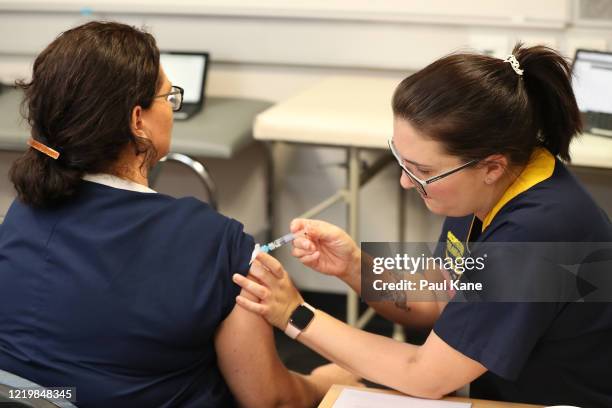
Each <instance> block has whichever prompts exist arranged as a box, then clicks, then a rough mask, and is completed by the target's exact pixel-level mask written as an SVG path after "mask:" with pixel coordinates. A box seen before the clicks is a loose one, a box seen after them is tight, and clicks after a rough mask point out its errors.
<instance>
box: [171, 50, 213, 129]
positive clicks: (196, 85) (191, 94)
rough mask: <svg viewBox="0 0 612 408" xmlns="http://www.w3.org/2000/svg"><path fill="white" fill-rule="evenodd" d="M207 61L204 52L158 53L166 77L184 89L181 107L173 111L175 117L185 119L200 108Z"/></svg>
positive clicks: (203, 92) (203, 93)
mask: <svg viewBox="0 0 612 408" xmlns="http://www.w3.org/2000/svg"><path fill="white" fill-rule="evenodd" d="M208 62H209V56H208V53H206V52H175V51H163V52H162V53H161V54H160V63H161V65H162V67H163V68H164V71H165V73H166V76H167V77H168V79H169V80H170V81H171V82H172V84H174V85H178V86H180V87H181V88H183V89H184V90H185V93H184V95H183V109H181V111H180V112H175V118H177V119H187V118H188V117H190V116H192V115H193V114H195V113H196V112H198V111H199V110H200V109H202V106H203V105H204V98H205V85H206V72H207V70H208Z"/></svg>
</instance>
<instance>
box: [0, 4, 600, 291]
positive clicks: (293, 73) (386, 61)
mask: <svg viewBox="0 0 612 408" xmlns="http://www.w3.org/2000/svg"><path fill="white" fill-rule="evenodd" d="M80 4H82V3H81V2H79V1H76V0H64V1H29V0H21V1H17V0H13V1H5V0H0V80H5V81H9V80H12V79H14V78H15V77H27V76H28V72H29V67H30V64H31V62H32V60H33V57H34V56H35V55H36V53H37V52H39V51H40V50H41V49H42V48H44V46H45V45H46V44H47V43H49V42H50V41H51V40H52V39H53V38H54V37H55V36H56V35H57V34H58V33H59V32H61V31H62V30H65V29H66V28H68V27H70V26H73V25H76V24H79V23H81V22H84V21H86V20H88V19H90V18H107V19H115V20H120V21H124V22H128V23H131V24H136V25H139V26H141V25H143V24H144V25H146V26H147V27H149V29H150V30H151V32H153V33H154V34H155V36H156V38H157V40H158V43H159V45H160V47H161V48H165V49H182V50H194V49H201V50H207V51H210V52H211V55H212V58H213V61H214V63H213V65H212V66H211V71H210V72H209V77H208V84H207V91H208V93H209V94H210V95H232V96H246V97H255V98H262V99H268V100H271V101H282V100H283V99H284V98H287V97H288V96H290V95H292V94H294V93H296V92H298V91H300V90H302V89H305V88H307V87H309V86H311V85H312V84H314V83H316V82H317V81H319V80H320V79H322V78H325V77H326V76H330V75H353V74H360V75H377V76H385V77H389V78H395V79H397V80H398V81H399V80H400V79H401V78H403V77H404V76H406V75H408V74H409V73H410V72H412V71H414V70H416V69H418V68H420V67H422V66H424V65H425V64H427V63H428V62H431V61H432V60H433V59H435V58H437V57H439V56H441V55H444V54H446V53H449V52H452V51H455V50H458V49H466V48H472V49H480V50H483V51H486V52H489V53H491V54H494V55H498V56H503V55H504V54H505V53H507V52H508V51H509V50H510V49H511V47H512V45H513V43H514V42H515V41H516V40H519V39H521V40H524V41H526V42H528V43H539V42H544V43H547V44H549V45H552V46H554V47H557V48H559V49H560V50H562V51H563V52H565V53H566V54H567V55H572V54H573V51H574V49H575V48H577V47H587V48H600V49H606V48H608V49H609V48H610V47H612V24H610V22H608V21H607V20H605V21H599V22H592V21H581V20H580V19H579V18H578V16H577V14H576V12H575V7H574V6H576V3H575V2H572V1H570V0H546V1H538V2H533V1H527V0H520V1H515V2H506V1H484V0H480V1H478V0H466V1H463V2H457V1H450V0H449V1H443V0H436V1H433V2H405V1H400V0H384V1H380V2H368V1H365V0H361V1H348V0H344V1H343V0H328V1H323V0H319V1H309V2H305V1H293V2H292V1H280V0H268V1H258V2H255V1H248V0H242V1H237V0H231V1H217V2H215V1H209V0H208V1H207V0H202V1H195V0H189V1H188V0H183V1H174V2H169V1H167V0H156V1H151V0H148V1H146V2H145V1H142V0H131V1H121V2H120V1H116V0H105V1H98V2H90V3H88V4H89V6H88V7H90V9H85V10H84V9H82V8H81V6H80ZM92 12H93V14H91V15H90V13H92ZM377 154H378V153H377V152H373V153H372V154H368V155H365V156H364V158H365V159H366V160H368V161H371V160H372V158H373V157H375V156H376V155H377ZM274 155H275V157H276V159H277V163H278V165H277V167H276V172H277V174H278V175H280V177H279V179H280V181H281V182H280V184H279V186H278V191H277V196H276V199H275V203H276V208H277V213H276V214H275V220H276V230H275V234H276V235H278V234H281V233H284V232H285V231H286V229H287V227H288V222H289V220H290V219H291V218H293V217H294V216H295V215H297V214H300V213H301V212H303V211H304V210H306V209H307V208H308V207H309V206H311V205H313V204H315V203H317V202H318V201H319V200H321V199H323V198H325V197H326V195H328V194H330V193H332V192H333V191H334V190H335V189H336V188H338V187H340V186H342V185H343V184H344V181H345V177H346V175H345V171H344V169H342V168H340V167H338V166H337V164H338V163H340V162H341V161H343V160H344V152H343V151H342V150H341V149H331V148H317V149H313V148H305V147H296V146H285V145H283V146H278V147H277V148H276V149H275V152H274ZM14 157H15V155H14V154H8V153H2V154H0V174H1V175H2V176H1V178H0V212H2V213H3V212H4V211H3V208H4V207H5V206H6V204H7V203H8V202H9V201H10V197H11V194H12V190H11V187H10V185H9V183H8V181H7V180H6V176H5V175H6V171H7V169H8V166H9V164H10V162H11V161H12V160H13V159H14ZM264 157H265V155H264V154H263V151H262V147H257V146H254V147H252V148H249V149H247V150H246V151H244V152H242V153H241V154H240V155H239V157H237V158H235V159H234V160H231V161H221V160H207V159H204V160H205V161H206V163H207V164H208V165H209V167H210V169H211V171H212V173H213V175H214V176H215V178H216V179H217V181H218V184H219V187H220V190H221V210H222V211H223V212H225V213H227V214H228V215H230V216H233V217H235V218H237V219H239V220H241V221H243V222H244V223H245V224H246V227H247V230H249V231H251V232H254V233H257V232H259V231H261V230H262V229H263V228H264V227H265V220H263V215H264V214H265V196H264V194H265V185H264V182H265V177H264V174H265V166H264V163H263V160H264ZM245 174H248V175H249V177H244V175H245ZM398 176H399V174H398V172H397V169H395V168H388V169H386V170H385V171H384V172H383V173H382V174H380V175H379V176H377V177H376V178H375V179H374V180H373V181H372V182H371V184H369V185H368V186H366V187H365V188H364V190H363V192H362V194H361V198H362V204H363V206H362V212H361V235H362V237H361V238H362V240H371V241H374V240H381V241H384V240H394V239H395V238H396V236H397V234H398V226H397V222H396V220H397V205H396V203H397V200H398V188H399V185H398ZM167 177H168V179H167V181H166V185H167V186H169V185H172V184H174V180H175V179H176V177H178V176H177V175H176V174H175V173H174V172H170V173H169V174H168V175H167ZM579 177H580V178H581V179H583V180H584V181H585V182H586V183H587V187H588V188H589V189H590V190H591V191H592V192H593V194H594V195H595V197H596V199H597V200H598V202H599V203H600V205H602V206H603V207H604V208H605V209H606V211H607V212H608V214H610V213H612V185H611V184H610V182H609V174H604V173H602V172H597V171H586V170H581V171H580V172H579ZM183 187H184V188H185V190H188V191H192V190H193V191H195V189H196V188H197V187H196V186H194V185H192V184H185V185H184V186H183ZM244 203H248V204H246V205H245V204H244ZM422 205H423V204H422V202H421V201H420V200H419V199H418V197H415V196H414V194H412V193H409V194H408V206H409V208H408V220H407V237H408V239H412V240H433V239H435V238H437V230H438V228H439V225H440V222H441V220H440V218H438V217H435V216H431V215H429V216H427V217H426V218H422V217H417V215H416V214H418V213H419V211H417V210H416V209H418V208H419V206H422ZM321 217H322V218H324V219H327V220H330V221H332V222H334V223H337V224H339V225H344V223H345V212H344V208H342V206H338V207H334V208H332V209H329V210H328V211H327V212H325V213H324V214H322V216H321ZM414 226H420V227H419V229H421V230H423V229H424V230H425V231H428V232H427V233H426V234H425V236H415V234H414V231H415V230H416V228H413V227H414ZM279 257H280V258H281V259H282V260H283V261H284V262H285V264H286V266H287V267H288V269H289V270H291V271H292V272H293V273H294V274H295V276H296V280H297V281H298V283H300V285H301V286H303V287H307V288H320V289H322V290H340V289H341V286H340V285H339V284H338V283H337V282H336V281H334V280H328V279H325V278H322V277H319V276H317V275H315V274H313V273H311V272H306V271H305V270H304V269H303V268H301V267H299V265H297V264H296V263H295V262H294V261H293V260H291V259H290V257H289V255H288V253H287V251H284V252H281V253H280V254H279Z"/></svg>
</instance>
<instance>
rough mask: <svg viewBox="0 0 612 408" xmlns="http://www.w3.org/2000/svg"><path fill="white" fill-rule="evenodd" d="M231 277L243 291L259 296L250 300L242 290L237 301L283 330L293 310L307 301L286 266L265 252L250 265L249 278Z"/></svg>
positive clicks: (238, 275) (236, 275) (237, 275)
mask: <svg viewBox="0 0 612 408" xmlns="http://www.w3.org/2000/svg"><path fill="white" fill-rule="evenodd" d="M232 279H233V280H234V282H236V284H238V285H239V286H240V287H241V288H242V289H243V291H245V292H248V293H249V294H251V295H252V296H254V297H255V298H257V300H255V301H253V300H250V299H249V298H247V297H246V296H244V292H243V293H241V294H240V295H239V296H238V297H236V303H237V304H238V305H240V306H242V307H243V308H245V309H246V310H248V311H250V312H253V313H256V314H258V315H260V316H262V317H263V318H264V319H266V320H267V321H268V323H270V324H271V325H273V326H274V327H277V328H279V329H281V330H283V331H284V330H285V329H286V328H287V323H288V322H289V317H290V316H291V313H293V311H294V310H295V308H296V307H298V306H299V305H301V304H302V303H303V302H304V299H303V298H302V295H300V292H298V290H297V289H296V287H295V286H294V285H293V282H291V279H290V278H289V274H287V271H285V269H284V268H283V265H281V263H280V262H278V261H277V260H276V259H275V258H273V257H272V256H270V255H268V254H266V253H263V252H261V253H259V254H258V255H257V258H255V260H254V261H253V263H252V264H251V269H250V270H249V275H248V277H246V278H245V277H244V276H242V275H240V274H237V273H236V274H234V276H233V277H232Z"/></svg>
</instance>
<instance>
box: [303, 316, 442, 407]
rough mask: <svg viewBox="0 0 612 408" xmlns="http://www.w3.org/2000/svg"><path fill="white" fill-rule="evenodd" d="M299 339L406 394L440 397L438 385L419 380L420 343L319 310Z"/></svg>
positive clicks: (330, 358)
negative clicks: (397, 338) (363, 328)
mask: <svg viewBox="0 0 612 408" xmlns="http://www.w3.org/2000/svg"><path fill="white" fill-rule="evenodd" d="M298 340H299V341H300V342H302V343H303V344H304V345H306V346H307V347H309V348H311V349H312V350H314V351H316V352H317V353H319V354H321V355H322V356H324V357H326V358H327V359H329V360H331V361H333V362H334V363H336V364H338V365H339V366H341V367H343V368H345V369H347V370H348V371H351V372H353V373H354V374H356V375H358V376H360V377H363V378H366V379H368V380H370V381H373V382H376V383H378V384H382V385H385V386H387V387H391V388H394V389H396V390H398V391H401V392H404V393H406V394H411V395H415V396H421V397H426V398H437V397H440V395H438V393H437V389H438V385H437V384H431V383H428V384H424V383H423V382H422V381H420V376H419V373H418V369H417V361H418V350H419V347H418V346H414V345H411V344H407V343H400V342H397V341H395V340H392V339H389V338H387V337H384V336H379V335H376V334H372V333H368V332H364V331H361V330H358V329H355V328H353V327H351V326H349V325H347V324H345V323H343V322H341V321H339V320H337V319H334V318H333V317H331V316H329V315H328V314H326V313H324V312H322V311H320V310H317V312H316V316H315V318H314V319H313V321H312V323H311V324H310V326H309V327H308V328H307V329H306V330H305V331H304V332H302V334H300V336H299V337H298Z"/></svg>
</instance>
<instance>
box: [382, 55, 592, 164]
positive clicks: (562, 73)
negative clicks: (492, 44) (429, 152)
mask: <svg viewBox="0 0 612 408" xmlns="http://www.w3.org/2000/svg"><path fill="white" fill-rule="evenodd" d="M512 54H513V55H514V56H515V57H516V59H517V60H518V62H519V64H520V68H521V69H522V70H523V75H522V76H520V75H518V74H517V73H516V72H515V71H514V70H513V68H512V66H511V65H510V63H508V62H504V61H503V60H501V59H499V58H494V57H490V56H485V55H478V54H454V55H449V56H447V57H444V58H441V59H439V60H437V61H435V62H433V63H432V64H430V65H428V66H427V67H425V68H424V69H422V70H421V71H419V72H417V73H415V74H414V75H411V76H409V77H408V78H406V79H404V80H403V81H402V82H401V83H400V84H399V86H398V87H397V89H396V90H395V94H394V96H393V112H394V115H395V117H398V118H402V119H405V120H406V121H408V122H409V123H410V124H411V125H412V126H414V127H415V128H416V129H417V130H419V131H421V132H423V133H424V134H425V135H427V136H428V137H431V138H432V139H434V140H438V141H440V142H442V144H443V145H444V147H445V149H446V151H447V152H448V153H449V154H452V155H455V156H458V157H461V158H463V159H464V160H466V161H467V160H472V159H479V160H480V159H484V158H486V157H487V156H489V155H491V154H498V153H501V154H505V155H507V157H508V158H509V160H510V162H511V163H512V164H519V165H522V164H525V163H526V162H527V161H528V160H529V157H530V155H531V153H532V151H533V149H534V148H535V147H537V146H544V147H546V148H547V149H548V150H549V151H550V152H551V153H552V154H553V155H555V156H559V157H560V158H562V159H564V160H567V161H569V160H570V154H569V144H570V141H571V139H572V137H574V135H576V133H579V132H581V131H582V120H581V117H580V112H579V110H578V106H577V104H576V99H575V97H574V92H573V91H572V85H571V67H570V65H569V64H568V62H567V61H566V60H565V59H564V58H563V57H562V56H561V55H559V53H557V52H556V51H555V50H553V49H551V48H548V47H544V46H535V47H524V46H523V45H522V44H520V43H519V44H517V45H516V46H515V47H514V50H513V51H512Z"/></svg>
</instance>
